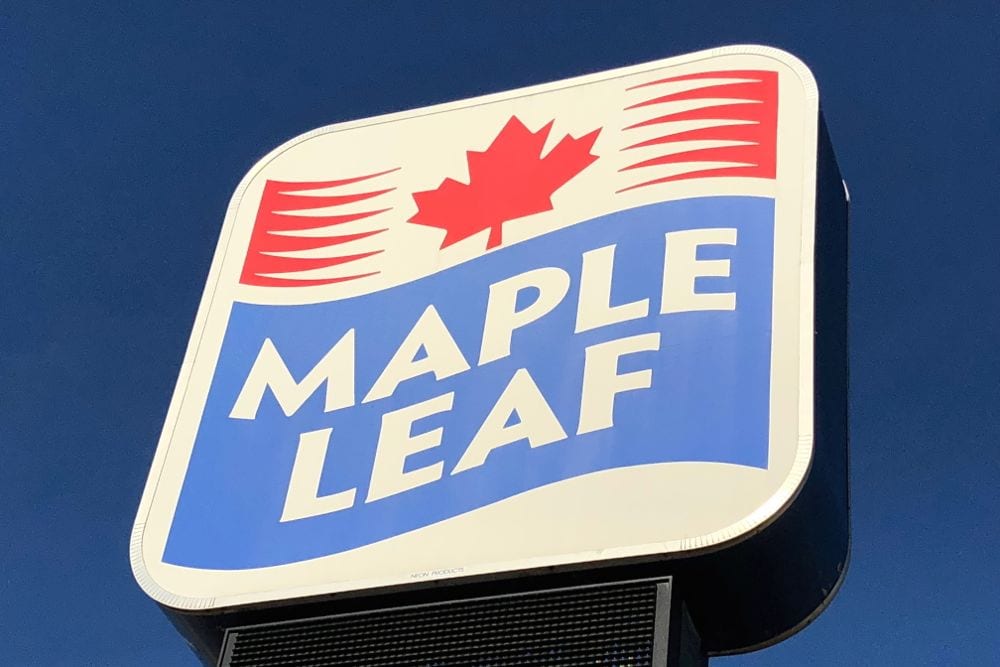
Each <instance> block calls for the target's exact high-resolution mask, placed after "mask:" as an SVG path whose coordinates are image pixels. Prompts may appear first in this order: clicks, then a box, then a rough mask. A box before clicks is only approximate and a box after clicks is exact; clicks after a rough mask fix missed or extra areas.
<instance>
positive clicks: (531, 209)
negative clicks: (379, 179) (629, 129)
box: [409, 116, 601, 249]
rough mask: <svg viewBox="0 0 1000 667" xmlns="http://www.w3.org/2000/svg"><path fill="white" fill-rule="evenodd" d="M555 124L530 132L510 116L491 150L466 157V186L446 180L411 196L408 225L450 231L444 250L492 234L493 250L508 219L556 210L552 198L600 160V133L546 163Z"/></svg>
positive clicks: (571, 143) (566, 146) (563, 148)
mask: <svg viewBox="0 0 1000 667" xmlns="http://www.w3.org/2000/svg"><path fill="white" fill-rule="evenodd" d="M553 122H554V121H549V123H548V124H547V125H546V126H545V127H543V128H541V129H540V130H538V131H537V132H532V131H530V130H529V129H528V128H527V127H525V126H524V123H522V122H521V121H520V120H519V119H518V118H517V116H511V118H510V120H509V121H507V124H506V125H504V127H503V129H502V130H500V133H499V134H498V135H497V136H496V138H495V139H494V140H493V143H492V144H490V147H489V148H487V149H486V150H485V151H467V152H466V155H467V159H468V163H469V183H468V184H465V183H461V182H459V181H456V180H455V179H453V178H446V179H445V180H444V181H442V182H441V185H439V186H438V187H437V188H436V189H434V190H425V191H423V192H415V193H413V200H414V202H416V204H417V213H416V215H414V216H413V217H412V218H410V220H409V221H410V222H412V223H415V224H418V225H427V226H429V227H438V228H440V229H444V230H446V232H447V234H445V237H444V240H443V241H442V242H441V247H442V248H445V247H447V246H450V245H452V244H453V243H457V242H458V241H461V240H462V239H465V238H468V237H470V236H472V235H473V234H476V233H477V232H481V231H482V230H484V229H489V230H490V236H489V240H488V241H487V242H486V248H487V249H489V248H495V247H496V246H498V245H500V243H501V242H502V240H503V239H502V235H503V223H504V222H506V221H507V220H513V219H514V218H521V217H524V216H526V215H531V214H533V213H542V212H544V211H550V210H552V199H551V197H552V193H554V192H555V191H556V190H558V189H559V188H561V187H562V186H563V185H565V184H566V183H568V182H569V181H570V179H572V178H573V177H574V176H576V175H577V174H579V173H580V172H581V171H583V170H584V169H586V168H587V167H588V166H590V165H591V164H592V163H593V162H594V160H596V159H597V156H596V155H591V154H590V149H591V148H593V146H594V142H595V141H596V140H597V135H598V134H599V133H600V131H601V128H597V129H596V130H594V131H593V132H590V133H589V134H586V135H584V136H582V137H580V138H579V139H574V138H573V137H572V136H570V135H568V134H567V135H566V136H564V137H563V138H562V139H561V140H560V141H559V143H558V144H556V146H555V148H553V149H552V150H551V151H549V152H548V154H547V155H546V156H545V157H544V158H543V157H541V155H542V147H543V146H544V145H545V141H546V139H548V136H549V132H550V131H551V130H552V124H553Z"/></svg>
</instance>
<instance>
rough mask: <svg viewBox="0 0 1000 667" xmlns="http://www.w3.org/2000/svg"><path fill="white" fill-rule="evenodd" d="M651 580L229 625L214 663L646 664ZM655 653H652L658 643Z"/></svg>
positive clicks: (231, 666) (305, 666)
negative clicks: (245, 624) (236, 625)
mask: <svg viewBox="0 0 1000 667" xmlns="http://www.w3.org/2000/svg"><path fill="white" fill-rule="evenodd" d="M656 583H657V582H634V583H625V584H616V585H607V586H594V587H588V588H574V589H564V590H552V591H544V592H538V593H529V594H518V595H508V596H500V597H491V598H480V599H471V600H462V601H457V602H449V603H441V604H435V605H423V606H413V607H403V608H396V609H391V610H384V611H377V612H366V613H356V614H350V615H342V616H327V617H323V618H312V619H308V620H303V621H295V622H286V623H279V624H267V625H258V626H249V627H244V628H236V629H232V630H230V631H229V633H228V634H227V635H226V645H225V647H224V651H223V656H222V660H221V662H220V665H221V667H251V666H254V667H277V666H278V665H289V666H290V665H295V666H296V667H299V666H301V667H319V666H321V665H322V666H324V667H325V666H334V665H344V666H350V667H376V666H378V667H404V666H412V667H416V666H420V667H445V666H457V665H462V666H482V667H486V666H489V667H499V666H501V665H503V666H507V665H552V666H558V665H565V666H574V667H576V666H579V665H605V666H606V667H639V666H642V667H646V666H649V665H653V664H654V658H653V656H654V648H653V643H654V635H655V634H656V632H655V630H656V626H657V606H658V605H657V585H656ZM656 653H660V650H659V648H658V649H657V651H656Z"/></svg>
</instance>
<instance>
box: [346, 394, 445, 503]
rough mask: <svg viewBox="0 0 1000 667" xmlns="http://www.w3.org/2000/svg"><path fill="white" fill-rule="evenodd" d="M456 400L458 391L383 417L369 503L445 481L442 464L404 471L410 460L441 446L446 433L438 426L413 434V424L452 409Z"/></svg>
mask: <svg viewBox="0 0 1000 667" xmlns="http://www.w3.org/2000/svg"><path fill="white" fill-rule="evenodd" d="M454 400H455V392H449V393H447V394H443V395H441V396H436V397H434V398H431V399H428V400H426V401H422V402H420V403H417V404H415V405H410V406H407V407H405V408H400V409H399V410H394V411H393V412H387V413H385V414H384V415H382V430H381V431H379V435H378V445H377V446H376V448H375V463H374V464H373V465H372V478H371V483H370V484H369V485H368V497H367V498H365V502H366V503H370V502H372V501H375V500H379V499H381V498H386V497H388V496H393V495H396V494H397V493H402V492H404V491H409V490H410V489H415V488H416V487H418V486H423V485H424V484H429V483H431V482H435V481H437V480H439V479H441V473H442V471H443V470H444V463H443V462H442V461H438V462H437V463H434V464H431V465H429V466H424V467H423V468H417V469H416V470H410V471H409V472H403V468H404V466H405V465H406V457H408V456H410V455H411V454H416V453H417V452H423V451H426V450H428V449H431V448H433V447H437V446H438V445H440V444H441V436H442V435H443V434H444V428H443V427H438V428H436V429H434V430H431V431H427V432H425V433H419V434H417V435H413V433H412V429H413V422H415V421H417V420H418V419H422V418H424V417H429V416H430V415H436V414H438V413H441V412H447V411H449V410H451V406H452V403H453V402H454Z"/></svg>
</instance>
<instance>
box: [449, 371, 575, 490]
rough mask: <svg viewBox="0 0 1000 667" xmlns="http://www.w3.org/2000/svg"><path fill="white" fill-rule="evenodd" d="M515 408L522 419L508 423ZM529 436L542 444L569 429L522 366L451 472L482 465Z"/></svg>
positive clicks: (530, 441) (533, 443) (559, 437)
mask: <svg viewBox="0 0 1000 667" xmlns="http://www.w3.org/2000/svg"><path fill="white" fill-rule="evenodd" d="M515 412H516V413H517V417H518V419H519V421H518V423H516V424H511V425H510V426H507V422H508V421H509V420H510V418H511V416H513V414H514V413H515ZM525 438H527V439H528V444H529V445H531V447H532V448H535V447H541V446H542V445H548V444H551V443H553V442H558V441H559V440H564V439H565V438H566V431H564V430H563V427H562V425H561V424H560V423H559V420H558V419H556V415H555V413H553V412H552V408H551V407H549V404H548V402H547V401H546V400H545V397H544V396H542V392H541V391H540V390H539V389H538V385H537V384H535V380H534V379H533V378H532V377H531V375H530V374H529V373H528V371H527V370H526V369H524V368H520V369H518V371H517V372H516V373H514V377H512V378H511V380H510V382H509V383H508V384H507V388H506V389H504V390H503V393H502V394H500V398H499V399H497V402H496V404H495V405H494V406H493V408H492V409H491V410H490V413H489V414H488V415H487V416H486V419H485V420H484V421H483V424H482V426H480V427H479V431H478V432H477V433H476V435H475V436H474V437H473V438H472V442H470V443H469V446H468V448H467V449H466V450H465V453H464V454H462V458H461V459H459V461H458V463H457V464H456V465H455V469H454V470H452V471H451V474H452V475H454V474H455V473H459V472H462V471H465V470H469V469H470V468H475V467H478V466H481V465H483V463H485V462H486V457H487V456H489V454H490V452H492V451H493V450H494V449H496V448H498V447H502V446H504V445H509V444H510V443H512V442H517V441H518V440H523V439H525Z"/></svg>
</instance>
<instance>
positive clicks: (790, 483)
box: [132, 47, 818, 609]
mask: <svg viewBox="0 0 1000 667" xmlns="http://www.w3.org/2000/svg"><path fill="white" fill-rule="evenodd" d="M817 117H818V108H817V95H816V90H815V85H814V83H813V80H812V77H811V75H810V74H809V72H808V70H806V69H805V67H804V66H803V65H802V64H801V63H799V62H798V61H797V60H795V59H794V58H792V57H791V56H788V55H787V54H784V53H781V52H778V51H775V50H772V49H765V48H762V47H733V48H728V49H719V50H715V51H710V52H704V53H698V54H693V55H690V56H685V57H681V58H675V59H670V60H664V61H659V62H654V63H648V64H645V65H640V66H636V67H629V68H625V69H620V70H614V71H610V72H604V73H601V74H597V75H592V76H585V77H581V78H577V79H570V80H566V81H561V82H558V83H553V84H547V85H542V86H537V87H532V88H527V89H523V90H517V91H512V92H507V93H502V94H498V95H491V96H487V97H482V98H477V99H472V100H466V101H462V102H457V103H453V104H445V105H441V106H435V107H429V108H425V109H419V110H416V111H409V112H404V113H399V114H393V115H388V116H381V117H377V118H371V119H366V120H361V121H356V122H350V123H343V124H339V125H334V126H330V127H326V128H322V129H319V130H315V131H313V132H309V133H307V134H305V135H302V136H300V137H297V138H295V139H293V140H292V141H290V142H288V143H286V144H285V145H283V146H281V147H279V148H278V149H276V150H275V151H273V152H272V153H270V154H269V155H267V156H266V157H265V158H264V159H263V160H261V162H259V163H258V164H257V165H256V166H255V167H254V168H253V169H252V170H251V171H250V172H249V173H248V174H247V176H246V177H245V178H244V179H243V181H242V183H241V184H240V186H239V188H238V189H237V191H236V193H235V195H234V196H233V199H232V203H231V205H230V207H229V210H228V212H227V214H226V219H225V223H224V225H223V229H222V233H221V238H220V242H219V246H218V250H217V252H216V255H215V260H214V262H213V265H212V269H211V272H210V275H209V277H208V281H207V286H206V289H205V295H204V298H203V301H202V304H201V307H200V309H199V311H198V316H197V320H196V322H195V326H194V332H193V334H192V337H191V342H190V345H189V347H188V351H187V355H186V357H185V361H184V364H183V367H182V370H181V374H180V378H179V381H178V384H177V389H176V392H175V394H174V398H173V401H172V403H171V407H170V411H169V414H168V416H167V420H166V425H165V427H164V430H163V436H162V439H161V441H160V443H159V446H158V448H157V453H156V457H155V459H154V462H153V467H152V472H151V474H150V478H149V483H148V485H147V488H146V491H145V494H144V496H143V500H142V503H141V507H140V510H139V514H138V518H137V520H136V525H135V530H134V535H133V544H132V562H133V569H134V571H135V573H136V577H137V579H138V581H139V582H140V583H141V584H142V585H143V587H144V588H145V590H146V591H147V592H148V593H149V594H150V595H151V596H152V597H154V598H155V599H156V600H158V601H159V602H161V603H163V604H166V605H168V606H171V607H174V608H178V609H210V608H220V607H231V606H236V605H240V604H246V603H253V602H262V601H280V600H289V599H294V598H299V597H304V596H312V595H318V594H324V593H332V592H338V591H348V590H359V589H365V588H373V587H383V586H389V585H400V584H406V583H409V582H418V581H427V580H439V579H445V578H450V577H456V576H462V577H467V576H474V575H486V574H495V573H499V572H507V571H514V570H523V569H528V568H536V567H542V566H546V567H547V566H569V565H577V566H578V565H580V564H586V563H600V562H605V561H609V560H613V559H614V560H620V559H627V558H631V557H641V556H650V555H664V554H665V555H679V554H685V553H692V552H696V551H698V550H703V549H705V548H707V547H715V546H719V545H724V544H728V543H733V542H736V541H738V540H740V539H741V538H742V537H744V536H747V535H749V534H751V533H752V532H754V531H755V530H756V529H759V528H760V527H761V526H763V525H765V524H767V523H768V522H769V521H771V520H772V519H774V518H775V517H776V516H777V515H778V514H779V513H780V512H781V510H782V508H784V507H785V506H786V505H787V504H788V503H789V501H790V500H791V499H792V498H793V497H794V496H795V494H796V493H797V491H798V489H799V488H800V485H801V484H802V482H803V479H804V478H805V473H806V471H807V470H808V468H809V465H810V459H811V456H812V453H813V438H812V425H813V420H812V408H813V378H812V372H813V366H812V360H813V349H812V330H813V290H812V284H813V275H812V261H813V240H814V238H813V234H814V210H815V187H816V186H815V181H816V160H817V155H816V146H817Z"/></svg>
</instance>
